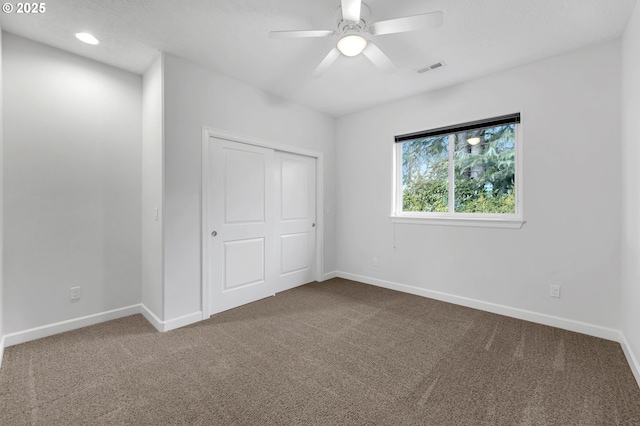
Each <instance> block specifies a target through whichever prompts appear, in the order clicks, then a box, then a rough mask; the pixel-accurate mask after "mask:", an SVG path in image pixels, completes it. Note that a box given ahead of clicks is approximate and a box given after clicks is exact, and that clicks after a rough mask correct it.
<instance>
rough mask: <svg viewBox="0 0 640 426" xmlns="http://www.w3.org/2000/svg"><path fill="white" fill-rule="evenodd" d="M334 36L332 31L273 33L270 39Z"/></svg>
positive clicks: (270, 34)
mask: <svg viewBox="0 0 640 426" xmlns="http://www.w3.org/2000/svg"><path fill="white" fill-rule="evenodd" d="M333 34H335V33H334V32H333V31H331V30H293V31H271V32H270V33H269V38H303V37H331V36H332V35H333Z"/></svg>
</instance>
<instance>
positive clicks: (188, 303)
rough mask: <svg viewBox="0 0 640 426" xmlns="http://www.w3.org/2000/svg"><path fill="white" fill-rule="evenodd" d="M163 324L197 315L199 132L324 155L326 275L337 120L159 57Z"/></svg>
mask: <svg viewBox="0 0 640 426" xmlns="http://www.w3.org/2000/svg"><path fill="white" fill-rule="evenodd" d="M164 65H165V69H164V84H165V86H164V103H165V111H164V113H165V165H164V170H165V176H164V191H165V193H164V197H165V198H164V204H165V211H164V239H165V253H164V262H165V263H164V268H165V270H164V273H165V274H164V280H165V281H164V286H165V287H164V288H165V312H164V315H165V320H172V319H175V318H178V317H181V316H185V315H190V314H193V313H194V312H198V311H200V310H201V298H200V290H201V284H200V263H201V262H200V226H201V222H200V186H201V150H202V126H203V125H205V126H208V127H213V128H217V129H221V130H226V131H229V132H234V133H238V134H242V135H247V136H252V137H255V138H259V139H263V140H268V141H271V142H275V143H282V144H288V145H293V146H298V147H304V148H307V149H312V150H316V151H321V152H323V153H324V155H325V157H324V160H325V161H324V164H325V170H324V176H325V193H324V197H325V206H326V207H328V208H329V211H330V213H329V214H326V215H325V218H324V219H325V224H326V225H325V227H324V230H323V232H324V236H325V251H324V258H325V271H333V270H334V267H335V257H334V253H335V241H334V238H333V236H334V235H335V225H334V224H335V221H334V213H333V212H334V206H335V193H334V188H335V184H334V174H335V152H334V151H335V144H334V143H335V120H334V119H333V118H331V117H329V116H326V115H323V114H320V113H318V112H315V111H313V110H310V109H308V108H305V107H302V106H299V105H296V104H293V103H291V102H289V101H286V100H284V99H281V98H278V97H275V96H272V95H269V94H267V93H265V92H263V91H261V90H258V89H255V88H253V87H251V86H248V85H246V84H244V83H241V82H239V81H237V80H234V79H232V78H229V77H225V76H223V75H220V74H217V73H215V72H212V71H209V70H206V69H204V68H201V67H199V66H196V65H193V64H191V63H189V62H186V61H183V60H181V59H179V58H176V57H174V56H171V55H165V57H164Z"/></svg>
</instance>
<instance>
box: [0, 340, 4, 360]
mask: <svg viewBox="0 0 640 426" xmlns="http://www.w3.org/2000/svg"><path fill="white" fill-rule="evenodd" d="M2 358H4V336H2V337H0V368H2Z"/></svg>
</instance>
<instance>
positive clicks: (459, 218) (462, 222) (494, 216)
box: [391, 122, 525, 229]
mask: <svg viewBox="0 0 640 426" xmlns="http://www.w3.org/2000/svg"><path fill="white" fill-rule="evenodd" d="M514 135H515V139H516V140H515V147H514V149H515V177H514V179H515V182H514V188H515V213H514V214H504V213H456V212H454V211H453V207H454V206H453V203H454V199H455V194H454V191H455V188H454V185H455V180H454V167H455V166H454V163H453V161H454V153H455V150H454V145H455V143H454V139H455V136H454V135H450V136H449V209H448V210H449V211H448V212H445V213H437V212H404V211H402V194H403V191H402V142H397V143H396V142H394V144H393V201H392V210H391V221H392V222H394V223H407V224H420V225H439V226H443V225H444V226H472V227H484V228H514V229H520V228H521V227H522V225H523V224H524V223H525V221H524V215H523V212H522V199H523V193H522V188H523V184H522V175H523V173H522V151H523V149H522V146H523V138H522V123H521V122H520V123H517V124H515V132H514Z"/></svg>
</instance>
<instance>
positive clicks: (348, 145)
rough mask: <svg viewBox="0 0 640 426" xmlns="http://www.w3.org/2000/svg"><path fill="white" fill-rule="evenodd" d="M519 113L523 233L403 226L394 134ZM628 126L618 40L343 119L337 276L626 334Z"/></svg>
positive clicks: (339, 146) (339, 141)
mask: <svg viewBox="0 0 640 426" xmlns="http://www.w3.org/2000/svg"><path fill="white" fill-rule="evenodd" d="M438 72H440V71H438ZM442 72H446V69H445V70H443V71H442ZM425 78H429V77H428V75H427V74H425ZM513 112H522V127H523V141H522V143H523V146H524V215H525V220H526V224H525V225H524V226H523V228H522V229H520V230H510V229H486V228H482V229H481V228H471V227H442V226H426V225H405V224H396V225H395V227H394V225H393V224H392V223H391V221H390V219H389V216H390V212H391V190H392V157H391V156H392V149H393V137H394V135H398V134H404V133H409V132H414V131H419V130H424V129H429V128H435V127H439V126H443V125H450V124H457V123H462V122H466V121H472V120H476V119H482V118H488V117H492V116H497V115H501V114H507V113H513ZM619 123H620V42H619V41H613V42H608V43H604V44H601V45H597V46H594V47H590V48H587V49H583V50H579V51H575V52H572V53H568V54H565V55H562V56H557V57H553V58H550V59H546V60H543V61H540V62H536V63H532V64H529V65H526V66H522V67H519V68H516V69H511V70H508V71H504V72H500V73H496V74H493V75H490V76H487V77H484V78H480V79H478V80H475V81H471V82H468V83H465V84H461V85H458V86H455V87H450V88H446V89H443V90H439V91H436V92H431V93H427V94H424V95H422V96H416V97H413V98H410V99H407V100H403V101H399V102H396V103H392V104H389V105H385V106H382V107H378V108H375V109H371V110H367V111H363V112H360V113H356V114H353V115H350V116H346V117H343V118H340V119H338V122H337V153H336V155H337V159H338V160H337V170H338V181H339V182H340V184H339V185H338V186H337V201H338V206H339V207H338V215H337V223H338V228H337V231H338V232H337V235H338V240H337V267H338V270H339V271H342V274H343V275H345V273H346V274H347V275H346V276H351V277H360V278H367V279H368V281H369V282H373V281H376V280H377V281H376V282H377V283H378V284H382V285H389V283H386V284H385V283H384V281H385V280H386V281H389V282H391V283H399V284H403V285H409V286H414V287H416V288H417V289H418V290H429V291H435V292H441V293H446V294H449V295H454V296H458V299H457V300H458V301H459V302H460V303H467V302H469V300H465V299H460V297H462V298H469V299H473V300H477V301H484V302H489V303H491V304H498V305H503V306H506V307H509V308H515V309H519V310H526V311H531V312H533V313H536V314H542V315H550V316H556V317H561V318H564V319H568V320H571V321H576V322H583V323H587V324H591V325H595V326H597V327H604V328H606V329H607V330H604V332H603V333H602V334H603V335H609V336H613V335H614V334H615V333H616V332H615V330H610V329H618V328H619V326H620V319H619V309H620V286H619V279H620V267H619V257H620V244H619V242H620V226H619V219H620V213H619V211H620V204H621V190H620V184H621V179H620V166H621V158H620V143H619V140H620V135H621V134H620V129H619ZM394 241H395V247H396V248H395V250H394ZM374 256H376V257H378V258H379V259H380V266H379V267H377V268H376V267H374V266H373V263H372V258H373V257H374ZM550 284H560V285H561V286H562V297H561V298H560V299H553V298H550V297H549V296H548V293H549V285H550ZM433 294H434V295H437V293H433ZM445 298H446V297H445ZM471 304H473V303H471ZM484 307H485V308H486V307H490V305H485V306H484ZM511 312H512V313H513V312H516V311H514V310H513V309H512V310H511ZM523 316H525V317H529V318H531V319H533V320H540V319H541V318H542V317H541V316H540V315H538V316H537V317H535V318H533V317H531V316H527V315H523ZM587 329H590V330H591V328H590V327H587Z"/></svg>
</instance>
